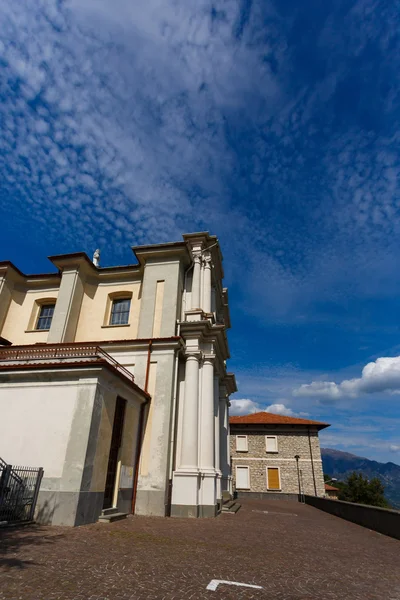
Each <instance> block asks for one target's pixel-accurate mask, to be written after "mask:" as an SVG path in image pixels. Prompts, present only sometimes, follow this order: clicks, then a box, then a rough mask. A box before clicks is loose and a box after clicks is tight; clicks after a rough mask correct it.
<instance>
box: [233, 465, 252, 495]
mask: <svg viewBox="0 0 400 600" xmlns="http://www.w3.org/2000/svg"><path fill="white" fill-rule="evenodd" d="M236 487H237V489H241V490H248V489H250V477H249V467H236Z"/></svg>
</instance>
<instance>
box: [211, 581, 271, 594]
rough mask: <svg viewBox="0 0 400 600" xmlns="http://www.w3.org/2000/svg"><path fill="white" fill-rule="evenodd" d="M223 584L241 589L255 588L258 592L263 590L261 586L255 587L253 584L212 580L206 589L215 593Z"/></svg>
mask: <svg viewBox="0 0 400 600" xmlns="http://www.w3.org/2000/svg"><path fill="white" fill-rule="evenodd" d="M221 583H223V584H225V585H237V586H239V587H248V588H254V589H256V590H262V589H263V588H262V586H261V585H253V584H251V583H238V582H237V581H224V580H223V579H211V581H210V583H209V584H208V586H207V587H206V590H211V591H212V592H215V590H216V589H217V587H218V586H219V585H221Z"/></svg>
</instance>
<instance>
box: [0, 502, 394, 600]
mask: <svg viewBox="0 0 400 600" xmlns="http://www.w3.org/2000/svg"><path fill="white" fill-rule="evenodd" d="M264 511H268V512H267V513H265V512H264ZM212 579H220V580H228V581H236V582H241V583H247V584H253V585H259V586H262V589H260V590H258V589H252V588H241V587H232V586H228V585H224V584H223V585H219V586H218V588H217V589H216V591H211V590H207V589H206V587H207V585H208V584H209V583H210V581H211V580H212ZM162 598H164V599H165V600H172V599H177V600H179V599H183V598H192V599H194V600H196V599H203V598H207V599H209V600H213V599H214V600H218V599H224V600H225V599H231V598H235V599H236V598H237V599H241V600H242V599H243V600H247V599H250V598H254V599H256V600H257V599H260V600H261V599H264V598H267V599H271V600H272V599H278V600H306V599H315V598H318V599H327V600H336V599H341V600H347V599H348V600H400V542H399V541H397V540H394V539H392V538H389V537H386V536H384V535H380V534H378V533H375V532H372V531H369V530H368V529H364V528H362V527H360V526H358V525H355V524H353V523H349V522H347V521H344V520H342V519H339V518H337V517H334V516H332V515H328V514H326V513H324V512H321V511H319V510H317V509H315V508H313V507H311V506H305V505H302V504H297V503H295V502H289V501H277V500H270V501H262V500H246V501H244V502H243V506H242V509H241V510H240V511H239V512H238V513H237V514H236V515H235V516H233V515H229V514H223V515H220V516H219V517H218V518H217V519H204V520H185V519H163V518H157V517H131V518H128V519H126V520H125V521H119V522H116V523H113V524H111V525H109V524H94V525H86V526H84V527H79V528H75V529H70V528H65V527H53V528H51V527H39V526H33V527H27V528H19V529H6V530H4V529H3V530H0V599H1V600H14V599H15V600H17V599H18V600H20V599H21V600H56V599H57V600H114V599H116V600H117V599H118V600H139V599H143V600H152V599H162Z"/></svg>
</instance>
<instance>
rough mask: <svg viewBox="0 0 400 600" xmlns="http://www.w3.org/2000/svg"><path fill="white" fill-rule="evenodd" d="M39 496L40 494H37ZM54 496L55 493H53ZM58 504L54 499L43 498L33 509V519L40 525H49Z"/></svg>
mask: <svg viewBox="0 0 400 600" xmlns="http://www.w3.org/2000/svg"><path fill="white" fill-rule="evenodd" d="M39 498H40V495H39ZM54 498H55V494H54ZM57 507H58V504H56V502H55V501H54V499H52V500H51V501H50V500H45V501H44V502H41V503H40V504H39V502H38V505H37V506H36V511H35V521H36V523H40V524H41V525H51V524H52V521H53V515H54V513H55V511H56V508H57Z"/></svg>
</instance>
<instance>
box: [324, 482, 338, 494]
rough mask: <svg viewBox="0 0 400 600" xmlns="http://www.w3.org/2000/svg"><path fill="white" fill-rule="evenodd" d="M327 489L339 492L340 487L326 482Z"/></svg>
mask: <svg viewBox="0 0 400 600" xmlns="http://www.w3.org/2000/svg"><path fill="white" fill-rule="evenodd" d="M325 491H327V492H339V491H340V490H339V488H335V487H333V485H329V483H326V484H325Z"/></svg>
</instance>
